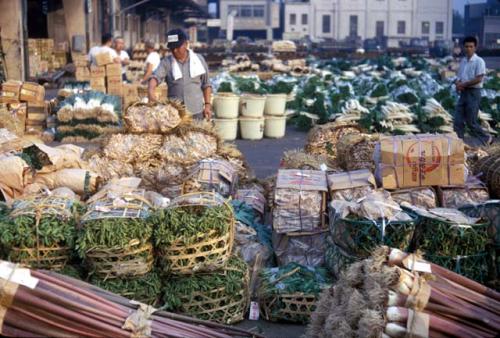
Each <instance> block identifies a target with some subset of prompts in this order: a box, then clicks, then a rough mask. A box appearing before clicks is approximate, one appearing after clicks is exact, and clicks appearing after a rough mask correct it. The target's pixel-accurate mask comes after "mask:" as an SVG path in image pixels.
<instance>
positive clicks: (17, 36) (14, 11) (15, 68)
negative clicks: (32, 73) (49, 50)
mask: <svg viewBox="0 0 500 338" xmlns="http://www.w3.org/2000/svg"><path fill="white" fill-rule="evenodd" d="M22 1H23V0H0V22H1V23H2V26H1V34H2V48H3V52H4V53H5V66H6V68H7V79H11V80H24V74H25V71H26V70H25V69H24V62H23V60H24V56H23V49H24V48H23V46H24V39H23V31H22V16H23V13H22V3H21V2H22Z"/></svg>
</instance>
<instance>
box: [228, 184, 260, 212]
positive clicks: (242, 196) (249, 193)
mask: <svg viewBox="0 0 500 338" xmlns="http://www.w3.org/2000/svg"><path fill="white" fill-rule="evenodd" d="M234 199H236V200H239V201H243V202H245V203H246V204H248V205H250V206H251V207H252V208H253V209H255V210H256V211H257V212H259V213H260V214H261V215H263V214H264V210H265V207H266V198H265V197H264V195H263V194H262V193H261V192H260V191H259V190H258V189H238V191H237V192H236V196H235V198H234Z"/></svg>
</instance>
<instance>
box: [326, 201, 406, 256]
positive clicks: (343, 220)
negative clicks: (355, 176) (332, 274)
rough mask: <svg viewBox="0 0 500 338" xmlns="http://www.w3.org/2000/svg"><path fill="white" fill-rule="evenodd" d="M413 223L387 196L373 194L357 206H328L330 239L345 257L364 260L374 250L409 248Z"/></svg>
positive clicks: (346, 203)
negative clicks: (378, 248)
mask: <svg viewBox="0 0 500 338" xmlns="http://www.w3.org/2000/svg"><path fill="white" fill-rule="evenodd" d="M415 225H416V219H415V218H414V217H412V216H410V215H409V214H407V213H405V212H404V211H403V210H402V209H401V208H400V207H399V205H398V204H397V203H396V202H394V201H393V200H392V199H391V196H390V194H389V193H388V192H373V193H371V194H369V195H367V196H366V197H365V198H363V199H361V200H360V201H359V203H354V202H346V201H341V200H333V201H332V202H331V203H330V236H331V237H332V240H333V243H334V244H335V245H337V246H338V247H340V248H341V249H343V250H344V251H345V252H346V253H347V254H348V255H350V256H355V257H359V258H365V257H368V256H369V255H370V253H371V252H372V251H373V249H374V248H375V247H377V246H378V245H381V244H384V245H389V246H391V247H394V248H400V249H406V248H408V247H409V245H410V242H411V240H412V238H413V233H414V231H415Z"/></svg>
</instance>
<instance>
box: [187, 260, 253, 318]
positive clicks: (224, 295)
mask: <svg viewBox="0 0 500 338" xmlns="http://www.w3.org/2000/svg"><path fill="white" fill-rule="evenodd" d="M242 283H243V285H244V286H243V287H242V288H241V289H240V290H239V291H238V292H236V293H234V292H233V293H229V292H227V291H226V289H225V287H220V288H216V289H213V290H210V291H198V292H193V293H192V294H190V295H188V296H182V297H181V300H182V305H181V308H180V309H179V311H180V312H182V313H185V314H189V315H191V316H194V317H196V318H199V319H203V320H208V321H214V322H218V323H221V324H234V323H237V322H240V321H242V320H243V319H245V313H246V311H247V309H248V305H249V301H250V294H249V283H250V275H249V271H248V269H247V270H246V272H245V275H244V277H243V281H242Z"/></svg>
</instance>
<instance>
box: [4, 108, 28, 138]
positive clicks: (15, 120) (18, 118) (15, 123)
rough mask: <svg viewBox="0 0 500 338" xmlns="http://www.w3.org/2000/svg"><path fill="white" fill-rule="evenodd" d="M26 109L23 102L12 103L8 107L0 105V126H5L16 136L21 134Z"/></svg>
mask: <svg viewBox="0 0 500 338" xmlns="http://www.w3.org/2000/svg"><path fill="white" fill-rule="evenodd" d="M26 109H27V107H26V104H25V103H13V104H11V105H10V107H9V108H7V107H6V106H3V107H2V106H0V128H6V129H8V130H10V131H11V132H13V133H14V134H16V135H17V136H23V135H24V131H25V129H26V116H27V112H26Z"/></svg>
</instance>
